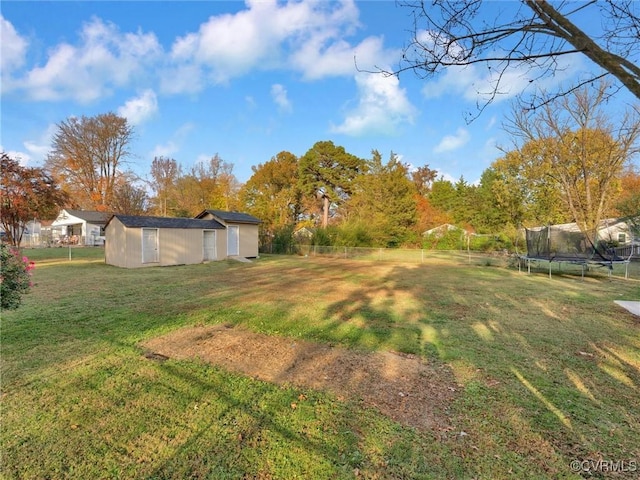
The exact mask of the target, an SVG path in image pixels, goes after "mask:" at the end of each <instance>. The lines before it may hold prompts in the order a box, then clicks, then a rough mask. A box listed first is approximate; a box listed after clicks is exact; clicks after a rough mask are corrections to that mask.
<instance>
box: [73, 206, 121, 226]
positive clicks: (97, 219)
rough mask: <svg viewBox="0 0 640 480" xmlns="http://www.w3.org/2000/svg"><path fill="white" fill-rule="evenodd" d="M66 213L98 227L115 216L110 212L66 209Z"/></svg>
mask: <svg viewBox="0 0 640 480" xmlns="http://www.w3.org/2000/svg"><path fill="white" fill-rule="evenodd" d="M64 211H65V212H67V213H68V214H69V215H72V216H74V217H77V218H79V219H81V220H84V221H85V222H89V223H94V224H98V225H104V224H105V223H107V221H108V220H109V219H110V218H111V216H112V215H113V213H110V212H97V211H94V210H69V209H67V208H65V209H64Z"/></svg>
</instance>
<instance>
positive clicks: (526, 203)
mask: <svg viewBox="0 0 640 480" xmlns="http://www.w3.org/2000/svg"><path fill="white" fill-rule="evenodd" d="M533 148H534V145H524V146H523V147H522V149H521V150H520V151H511V152H507V153H506V154H505V155H504V157H502V158H499V159H498V160H496V161H495V162H493V164H492V165H491V167H490V168H491V170H493V172H494V175H493V177H494V178H493V181H492V182H491V186H490V189H491V193H492V194H493V198H494V202H495V205H496V207H497V208H498V209H499V210H501V211H502V213H503V214H504V215H505V216H506V218H507V222H508V223H509V224H510V225H511V226H513V227H516V228H519V227H521V226H527V227H530V226H537V225H549V224H555V223H563V222H567V221H570V220H571V218H572V217H571V214H570V213H569V212H568V210H567V208H566V206H565V205H564V204H563V201H562V193H561V191H560V189H559V188H558V185H557V183H556V181H555V180H554V179H553V178H552V177H551V176H549V175H548V173H549V172H548V170H547V165H546V164H544V163H540V162H538V161H537V157H536V155H535V154H534V153H533V152H531V150H532V149H533ZM529 152H531V154H529Z"/></svg>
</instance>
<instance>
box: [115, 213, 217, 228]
mask: <svg viewBox="0 0 640 480" xmlns="http://www.w3.org/2000/svg"><path fill="white" fill-rule="evenodd" d="M111 218H112V219H113V218H117V219H118V220H120V222H121V223H122V224H123V225H124V226H125V227H128V228H188V229H203V230H210V229H224V228H225V227H224V225H222V224H221V223H220V222H217V221H215V220H201V219H198V218H176V217H147V216H143V215H120V214H116V215H114V216H113V217H111ZM110 222H111V220H109V222H108V223H110ZM108 223H107V224H108Z"/></svg>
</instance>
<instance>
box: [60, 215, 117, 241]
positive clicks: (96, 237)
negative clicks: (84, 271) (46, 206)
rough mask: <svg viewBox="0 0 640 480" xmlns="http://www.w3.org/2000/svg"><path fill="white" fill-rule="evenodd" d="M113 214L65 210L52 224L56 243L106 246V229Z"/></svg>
mask: <svg viewBox="0 0 640 480" xmlns="http://www.w3.org/2000/svg"><path fill="white" fill-rule="evenodd" d="M112 215H113V214H112V213H108V212H97V211H93V210H70V209H63V210H62V211H61V212H60V214H58V216H57V217H56V219H55V220H54V221H53V223H52V224H51V235H52V240H53V242H54V243H61V244H71V245H104V239H105V236H104V227H105V225H106V224H107V221H108V220H109V218H111V216H112Z"/></svg>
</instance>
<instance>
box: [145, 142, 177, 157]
mask: <svg viewBox="0 0 640 480" xmlns="http://www.w3.org/2000/svg"><path fill="white" fill-rule="evenodd" d="M179 150H180V147H179V146H178V145H177V144H176V142H174V141H173V140H169V141H168V142H166V143H163V144H159V145H156V146H155V147H154V148H153V150H151V158H155V157H171V156H172V155H173V154H174V153H176V152H178V151H179Z"/></svg>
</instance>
